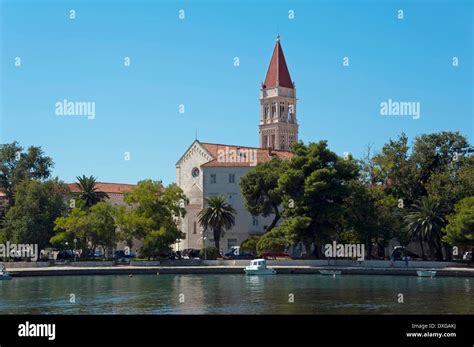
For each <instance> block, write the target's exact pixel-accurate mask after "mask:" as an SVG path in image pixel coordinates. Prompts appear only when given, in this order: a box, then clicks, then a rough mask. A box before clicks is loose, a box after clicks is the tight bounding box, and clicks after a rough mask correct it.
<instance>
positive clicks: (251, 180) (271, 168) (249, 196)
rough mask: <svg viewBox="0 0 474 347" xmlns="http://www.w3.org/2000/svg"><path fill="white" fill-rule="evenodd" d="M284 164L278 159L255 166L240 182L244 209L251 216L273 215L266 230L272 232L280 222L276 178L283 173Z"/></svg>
mask: <svg viewBox="0 0 474 347" xmlns="http://www.w3.org/2000/svg"><path fill="white" fill-rule="evenodd" d="M285 166H286V162H285V161H283V160H281V159H280V158H278V157H274V158H273V159H272V160H270V161H268V162H264V163H258V164H257V166H256V167H255V168H254V169H253V170H250V171H248V172H247V174H246V175H245V176H243V177H242V178H241V180H240V187H241V190H242V194H243V196H244V198H245V207H246V208H247V210H248V211H249V212H250V213H251V214H252V215H253V216H258V215H262V216H263V217H267V216H269V215H271V214H273V220H272V222H271V223H270V225H269V226H268V228H267V230H266V231H267V232H269V231H270V230H272V229H273V228H274V227H275V225H276V224H277V223H278V221H279V220H280V211H279V208H280V205H281V202H282V201H281V196H280V194H278V193H277V192H276V188H277V187H278V178H279V177H280V176H281V175H282V173H283V172H284V171H285Z"/></svg>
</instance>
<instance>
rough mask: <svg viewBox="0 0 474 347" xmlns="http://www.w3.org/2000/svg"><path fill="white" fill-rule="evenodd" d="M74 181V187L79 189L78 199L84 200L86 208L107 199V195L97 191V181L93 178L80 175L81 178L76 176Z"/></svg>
mask: <svg viewBox="0 0 474 347" xmlns="http://www.w3.org/2000/svg"><path fill="white" fill-rule="evenodd" d="M76 179H77V182H76V186H77V187H78V188H79V189H80V193H79V198H81V199H82V200H84V202H85V204H86V207H91V206H92V205H95V204H97V203H98V202H100V201H102V200H104V199H106V198H108V197H109V196H108V195H107V193H104V192H100V191H98V190H97V187H96V184H97V180H96V178H95V177H94V176H89V177H86V175H82V177H80V176H77V177H76Z"/></svg>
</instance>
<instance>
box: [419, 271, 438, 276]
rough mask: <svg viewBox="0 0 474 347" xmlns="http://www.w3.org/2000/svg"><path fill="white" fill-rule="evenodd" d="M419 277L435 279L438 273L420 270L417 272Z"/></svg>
mask: <svg viewBox="0 0 474 347" xmlns="http://www.w3.org/2000/svg"><path fill="white" fill-rule="evenodd" d="M416 274H417V275H418V277H435V276H436V271H433V270H418V271H416Z"/></svg>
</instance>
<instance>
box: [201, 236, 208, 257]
mask: <svg viewBox="0 0 474 347" xmlns="http://www.w3.org/2000/svg"><path fill="white" fill-rule="evenodd" d="M205 233H206V231H205V230H203V231H202V232H201V234H202V237H201V238H202V246H203V247H204V260H207V248H206V239H207V237H206V236H205Z"/></svg>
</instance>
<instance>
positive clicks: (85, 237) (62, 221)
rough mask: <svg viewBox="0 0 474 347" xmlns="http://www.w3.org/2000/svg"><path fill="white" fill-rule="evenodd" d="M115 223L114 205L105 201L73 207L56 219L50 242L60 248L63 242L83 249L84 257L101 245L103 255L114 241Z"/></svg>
mask: <svg viewBox="0 0 474 347" xmlns="http://www.w3.org/2000/svg"><path fill="white" fill-rule="evenodd" d="M115 229H116V224H115V220H114V207H113V206H112V205H110V204H108V203H106V202H99V203H97V204H95V205H93V206H91V207H90V208H89V209H81V208H74V209H72V210H71V212H70V213H69V215H68V216H62V217H59V218H57V219H56V221H55V228H54V230H55V231H57V232H58V233H57V234H56V235H54V236H53V237H52V238H51V244H53V245H55V246H57V247H60V248H62V247H63V246H64V244H65V242H68V244H70V245H73V243H74V240H77V244H75V246H77V247H78V249H82V250H84V251H83V252H82V257H86V256H87V254H88V252H87V250H91V251H92V252H94V251H95V250H96V248H97V247H101V248H102V250H103V253H104V255H105V253H106V249H107V248H112V247H113V246H114V244H115V241H116V234H115Z"/></svg>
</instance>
